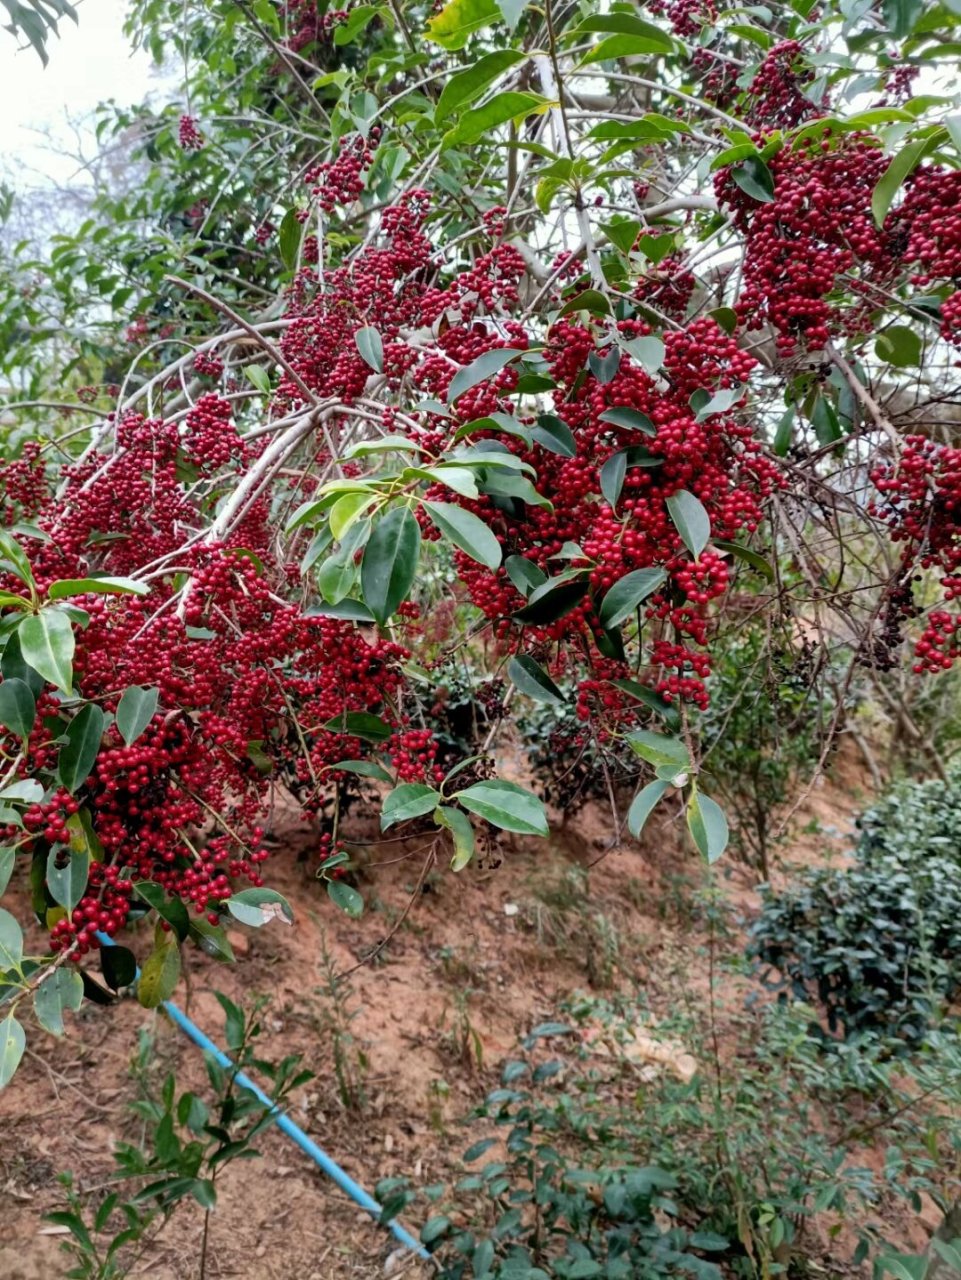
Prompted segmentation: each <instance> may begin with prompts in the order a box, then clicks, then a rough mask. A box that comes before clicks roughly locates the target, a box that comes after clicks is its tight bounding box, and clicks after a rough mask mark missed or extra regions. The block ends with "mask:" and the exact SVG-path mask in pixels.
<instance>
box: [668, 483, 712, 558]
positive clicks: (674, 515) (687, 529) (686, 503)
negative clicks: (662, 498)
mask: <svg viewBox="0 0 961 1280" xmlns="http://www.w3.org/2000/svg"><path fill="white" fill-rule="evenodd" d="M666 506H667V511H668V515H669V516H670V517H671V519H672V520H673V522H674V527H675V529H677V531H678V533H679V534H680V535H681V541H682V542H683V543H684V545H685V546H686V547H687V549H688V551H690V553H691V555H692V556H693V557H694V559H695V560H696V559H697V558H698V556H699V555H700V554H701V552H702V551H703V550H704V548H705V547H706V546H707V542H708V539H709V538H710V536H711V518H710V516H709V515H708V514H707V511H706V510H705V508H704V505H703V503H702V502H701V501H700V499H699V498H696V497H695V496H694V494H693V493H689V492H688V491H687V489H679V490H678V491H677V493H674V494H672V495H671V496H670V497H669V498H668V500H667V503H666Z"/></svg>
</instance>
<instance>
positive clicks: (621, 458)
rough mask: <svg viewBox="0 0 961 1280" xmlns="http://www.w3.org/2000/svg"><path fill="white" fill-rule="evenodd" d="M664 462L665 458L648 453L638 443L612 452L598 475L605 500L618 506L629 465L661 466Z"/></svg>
mask: <svg viewBox="0 0 961 1280" xmlns="http://www.w3.org/2000/svg"><path fill="white" fill-rule="evenodd" d="M663 462H664V459H663V458H659V457H657V456H656V455H655V454H651V453H648V452H647V450H646V449H642V448H640V447H639V446H637V445H633V446H631V447H630V448H628V449H618V451H617V453H612V454H611V456H610V457H609V458H608V459H607V461H606V462H605V463H604V465H603V466H602V467H601V469H600V471H599V472H598V475H597V480H598V484H599V485H600V490H601V493H602V495H603V497H604V500H605V501H606V502H607V504H608V505H609V506H610V507H616V506H617V504H618V502H619V501H620V497H621V490H622V489H623V488H624V481H625V480H626V479H627V471H628V468H629V467H660V466H662V465H663Z"/></svg>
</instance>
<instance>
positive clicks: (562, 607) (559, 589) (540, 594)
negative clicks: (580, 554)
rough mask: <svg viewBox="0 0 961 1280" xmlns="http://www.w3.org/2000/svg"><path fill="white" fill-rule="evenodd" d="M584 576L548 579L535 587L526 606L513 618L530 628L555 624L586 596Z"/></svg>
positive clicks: (586, 584)
mask: <svg viewBox="0 0 961 1280" xmlns="http://www.w3.org/2000/svg"><path fill="white" fill-rule="evenodd" d="M587 587H588V582H587V578H586V576H581V577H578V578H575V579H570V578H564V579H561V578H560V576H559V575H558V577H557V578H548V579H547V581H546V582H542V583H541V584H540V586H538V587H535V588H534V590H533V591H532V592H531V594H530V596H529V597H528V600H527V604H525V605H524V606H523V607H522V608H520V609H518V610H517V612H516V613H515V614H514V617H515V618H516V619H517V620H518V622H526V623H527V624H528V625H530V626H546V625H547V624H548V623H550V622H556V621H557V619H558V618H563V617H564V615H565V614H568V613H570V611H571V610H572V609H575V608H576V607H577V606H578V605H579V604H580V602H581V601H582V600H583V599H584V597H585V596H586V595H587Z"/></svg>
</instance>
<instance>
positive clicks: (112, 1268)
mask: <svg viewBox="0 0 961 1280" xmlns="http://www.w3.org/2000/svg"><path fill="white" fill-rule="evenodd" d="M215 994H216V995H217V999H218V1001H219V1002H220V1005H221V1008H222V1009H223V1012H224V1034H225V1040H226V1044H227V1047H228V1049H229V1050H230V1053H231V1055H232V1064H231V1065H230V1066H229V1067H225V1066H223V1065H222V1064H221V1063H220V1062H219V1061H218V1060H217V1059H216V1058H215V1057H214V1056H213V1055H212V1054H209V1053H208V1054H205V1063H206V1068H207V1077H208V1089H207V1090H206V1091H205V1095H202V1094H200V1093H194V1092H191V1091H183V1092H179V1091H178V1085H177V1078H176V1075H175V1074H174V1073H173V1072H167V1073H166V1075H165V1076H164V1078H163V1080H162V1082H159V1084H158V1083H157V1082H156V1081H155V1075H156V1066H157V1063H156V1061H155V1055H154V1044H153V1041H152V1039H151V1038H150V1036H149V1035H148V1034H147V1033H146V1032H141V1036H140V1044H139V1047H138V1051H137V1054H136V1057H135V1059H134V1061H133V1064H132V1074H133V1075H134V1077H135V1079H136V1080H137V1081H138V1084H139V1096H138V1097H137V1098H136V1100H135V1101H134V1102H132V1103H131V1111H132V1112H133V1113H134V1114H135V1115H136V1116H137V1117H138V1120H139V1122H140V1131H141V1137H140V1141H139V1142H137V1143H132V1142H118V1143H117V1145H116V1147H115V1148H114V1163H115V1170H114V1173H113V1175H112V1176H111V1177H110V1178H109V1179H108V1180H107V1182H106V1186H104V1185H101V1186H100V1187H99V1188H97V1189H95V1190H94V1191H90V1192H88V1191H86V1190H85V1188H84V1187H83V1186H78V1184H77V1182H76V1180H75V1179H74V1177H73V1175H72V1174H70V1173H65V1174H63V1175H62V1176H61V1178H60V1182H61V1184H62V1185H63V1187H64V1197H65V1200H66V1206H65V1207H64V1208H62V1209H57V1210H55V1211H53V1212H51V1213H48V1214H47V1215H46V1218H47V1221H48V1222H52V1223H55V1224H56V1225H58V1226H61V1227H66V1229H67V1231H68V1232H69V1237H68V1239H66V1240H65V1241H64V1243H63V1246H62V1247H63V1250H64V1252H65V1253H67V1254H68V1256H69V1257H70V1258H71V1259H72V1263H73V1265H72V1266H71V1268H70V1270H69V1271H67V1272H66V1273H65V1274H66V1275H67V1276H69V1277H70V1278H71V1280H122V1277H124V1276H128V1275H130V1274H131V1270H132V1268H133V1267H134V1266H135V1264H136V1262H137V1261H138V1259H139V1258H141V1257H142V1255H143V1253H144V1252H145V1250H147V1249H148V1248H149V1247H150V1246H151V1245H152V1244H153V1243H154V1241H155V1240H156V1239H157V1237H158V1236H159V1235H160V1234H161V1233H162V1232H163V1230H164V1229H165V1228H166V1227H167V1226H168V1224H169V1223H170V1221H171V1219H172V1218H173V1217H174V1216H175V1215H177V1214H178V1213H186V1212H188V1211H189V1207H190V1206H191V1205H193V1206H195V1207H196V1206H199V1207H200V1209H201V1210H202V1211H203V1214H204V1227H203V1236H202V1244H201V1250H200V1257H199V1259H198V1267H199V1270H198V1273H197V1274H198V1275H199V1277H200V1280H203V1277H204V1276H205V1275H206V1274H207V1270H206V1267H207V1262H208V1248H209V1245H210V1243H211V1212H212V1211H213V1210H214V1209H215V1208H216V1205H217V1182H218V1180H219V1179H220V1177H221V1176H222V1175H223V1173H224V1170H225V1169H226V1168H227V1167H228V1166H229V1165H230V1164H231V1163H232V1162H233V1161H235V1160H241V1159H251V1158H253V1157H256V1156H258V1155H259V1154H260V1153H259V1152H258V1150H257V1148H256V1147H255V1145H254V1143H255V1141H256V1139H257V1138H258V1136H259V1135H260V1134H262V1133H263V1131H264V1130H265V1129H267V1128H269V1127H270V1125H271V1124H273V1122H274V1120H275V1118H276V1115H277V1110H276V1108H278V1107H280V1106H281V1105H282V1104H283V1102H284V1100H285V1099H287V1098H288V1097H289V1096H290V1094H291V1093H292V1092H293V1091H294V1090H296V1089H298V1088H299V1087H300V1086H301V1085H304V1084H306V1083H307V1081H309V1080H311V1079H313V1076H312V1074H311V1072H309V1071H303V1070H301V1069H300V1058H299V1057H296V1056H290V1057H286V1058H284V1059H283V1060H282V1061H280V1062H277V1063H275V1062H272V1061H270V1060H265V1059H264V1058H263V1057H262V1056H260V1043H259V1042H260V1041H261V1039H262V1037H263V1031H264V1027H263V1023H262V1022H261V1020H260V1014H261V1011H262V1009H263V1005H264V1001H262V1000H261V1001H258V1002H256V1003H255V1004H254V1006H253V1007H252V1008H251V1009H250V1010H249V1011H246V1012H245V1011H244V1010H243V1009H241V1008H240V1007H238V1006H237V1005H236V1004H234V1003H233V1001H231V1000H228V999H227V997H226V996H224V995H222V994H220V993H219V992H218V993H215ZM251 1068H256V1070H257V1071H258V1073H259V1074H260V1075H261V1076H263V1077H265V1078H266V1079H267V1081H268V1082H269V1083H268V1088H267V1091H266V1095H265V1096H266V1098H267V1099H268V1101H266V1102H265V1101H264V1099H263V1098H260V1097H258V1096H257V1095H256V1094H255V1093H253V1092H252V1090H251V1089H249V1088H248V1087H247V1085H246V1084H245V1083H244V1082H243V1073H244V1072H245V1071H249V1070H250V1069H251ZM238 1077H241V1078H238Z"/></svg>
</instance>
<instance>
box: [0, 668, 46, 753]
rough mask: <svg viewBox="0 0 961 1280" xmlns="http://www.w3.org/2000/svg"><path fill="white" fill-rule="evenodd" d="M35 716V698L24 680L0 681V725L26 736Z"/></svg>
mask: <svg viewBox="0 0 961 1280" xmlns="http://www.w3.org/2000/svg"><path fill="white" fill-rule="evenodd" d="M36 716H37V700H36V698H35V697H34V696H33V691H32V690H31V688H30V686H29V685H28V684H27V682H26V681H25V680H17V679H10V680H4V681H3V682H2V683H0V725H3V727H4V728H5V729H9V730H10V732H11V733H15V734H16V735H17V737H18V738H26V737H27V736H28V735H29V733H30V730H31V729H32V728H33V722H34V720H35V719H36Z"/></svg>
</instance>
